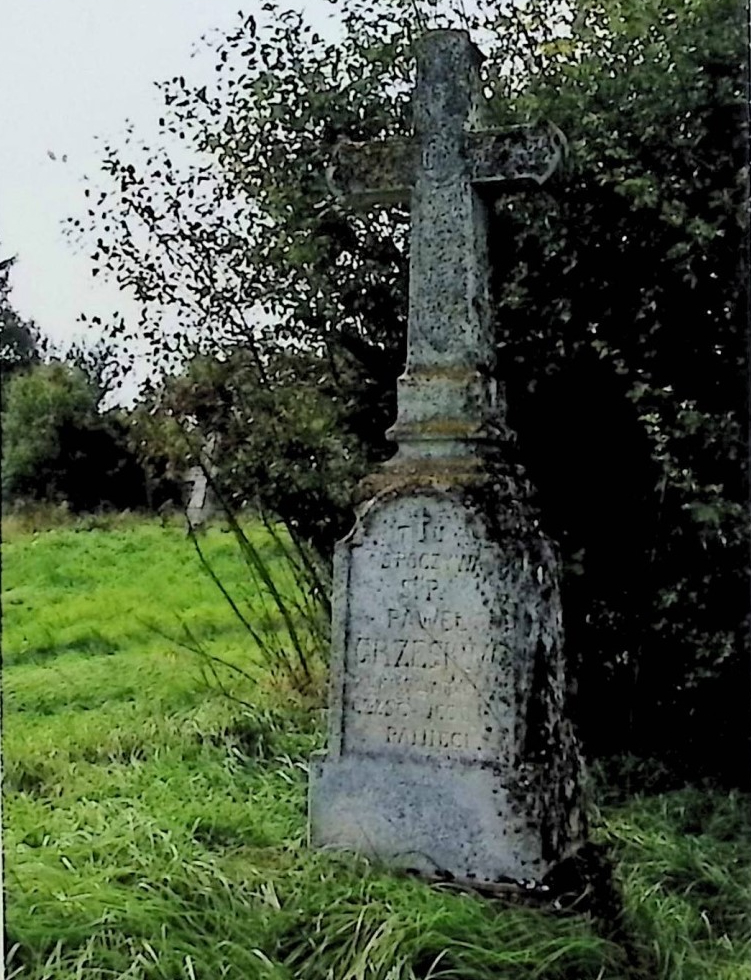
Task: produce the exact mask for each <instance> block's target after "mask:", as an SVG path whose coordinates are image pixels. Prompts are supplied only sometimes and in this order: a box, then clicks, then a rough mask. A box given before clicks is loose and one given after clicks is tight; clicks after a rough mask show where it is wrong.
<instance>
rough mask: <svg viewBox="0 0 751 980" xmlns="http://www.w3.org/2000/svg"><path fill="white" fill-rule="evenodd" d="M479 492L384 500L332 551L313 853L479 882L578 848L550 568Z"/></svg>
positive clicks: (386, 496)
mask: <svg viewBox="0 0 751 980" xmlns="http://www.w3.org/2000/svg"><path fill="white" fill-rule="evenodd" d="M488 490H490V494H491V496H490V498H489V501H490V503H488V499H486V495H487V491H488ZM506 492H508V487H506ZM493 493H494V491H492V488H486V489H485V490H483V491H481V492H479V491H477V490H476V491H474V493H473V492H469V491H467V490H466V489H462V490H459V489H456V488H448V487H446V488H443V489H440V488H437V487H429V488H425V489H423V490H421V491H415V490H411V491H410V492H409V493H406V494H405V493H402V492H399V491H392V492H389V491H386V492H384V493H382V494H381V495H380V496H378V497H376V498H375V499H373V500H371V501H369V502H368V503H367V504H366V505H365V508H364V510H363V511H362V513H361V515H360V518H359V520H358V524H357V526H356V528H355V530H354V531H353V533H352V534H351V535H350V537H349V538H348V539H347V540H346V541H345V542H343V543H342V544H341V545H340V547H339V550H338V554H337V558H336V585H335V588H336V592H335V595H334V609H335V615H336V618H335V621H334V624H333V625H334V635H333V648H332V663H333V665H334V669H335V674H334V678H333V682H332V717H331V721H330V738H329V753H328V757H327V759H326V760H325V761H323V762H318V763H316V764H315V765H314V768H313V774H312V778H313V793H312V796H311V833H312V837H313V840H314V841H316V842H317V843H319V844H332V845H335V846H339V847H342V846H344V847H350V848H353V849H356V850H359V851H364V852H365V853H368V854H371V855H374V856H379V857H381V858H383V859H385V860H388V861H389V862H391V863H394V864H400V865H405V866H408V867H412V868H417V869H419V870H422V871H425V872H435V871H441V872H443V871H448V872H450V873H451V874H453V875H454V876H455V877H458V878H462V879H470V880H471V879H476V880H482V881H495V880H499V879H502V878H508V877H510V878H536V877H540V876H541V875H542V874H543V873H544V872H545V871H546V870H547V869H548V868H549V866H550V865H551V863H553V862H554V861H555V860H556V859H557V858H559V857H560V856H562V855H563V854H565V853H566V851H567V849H568V848H569V847H570V846H571V845H572V844H573V843H575V842H577V841H578V839H579V832H580V828H579V819H580V815H579V812H578V807H577V804H576V800H575V797H576V786H575V785H567V783H566V780H567V778H568V779H570V778H571V763H572V761H573V762H574V764H575V759H572V753H574V754H575V746H574V744H573V740H572V737H571V733H570V731H569V730H568V728H567V726H566V723H565V720H564V718H563V711H562V709H563V704H562V691H563V660H562V653H561V649H560V632H561V629H560V615H561V614H560V602H559V596H558V588H557V581H556V564H555V556H554V553H553V552H552V550H551V548H550V546H549V544H548V543H547V541H546V540H545V538H544V537H543V536H542V535H541V534H540V533H539V531H537V530H536V529H535V528H534V527H523V526H520V523H519V516H520V515H519V511H518V508H516V509H512V510H511V511H510V512H507V517H510V516H511V514H513V518H514V519H513V520H506V522H505V523H503V522H501V521H499V519H498V516H497V514H496V513H495V500H493ZM489 506H490V510H489V509H488V508H489ZM566 753H567V754H568V756H569V758H568V760H567V765H564V766H563V767H561V766H560V765H559V760H560V759H561V757H562V756H563V755H564V754H566ZM566 770H568V773H567V772H566Z"/></svg>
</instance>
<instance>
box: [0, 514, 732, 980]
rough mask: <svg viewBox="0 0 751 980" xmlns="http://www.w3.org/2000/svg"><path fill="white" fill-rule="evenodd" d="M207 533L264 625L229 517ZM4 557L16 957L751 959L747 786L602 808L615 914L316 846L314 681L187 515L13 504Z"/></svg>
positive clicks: (497, 964)
mask: <svg viewBox="0 0 751 980" xmlns="http://www.w3.org/2000/svg"><path fill="white" fill-rule="evenodd" d="M251 537H252V541H253V543H254V545H255V547H256V548H257V549H258V550H259V552H260V553H261V554H262V555H263V558H264V561H265V562H266V564H267V566H268V567H269V568H271V569H273V570H275V572H276V577H277V580H279V581H284V575H285V570H284V566H283V561H282V558H281V555H280V554H279V552H278V548H277V546H276V545H275V543H274V541H273V540H271V539H270V538H268V537H267V536H265V535H264V533H263V532H262V531H261V530H254V531H253V532H252V536H251ZM203 544H204V547H205V550H206V553H207V555H208V556H209V558H210V561H211V563H212V565H213V566H214V567H215V568H216V570H217V571H218V573H219V575H220V577H221V579H222V581H223V582H225V583H226V584H227V585H228V586H229V587H230V589H231V590H232V592H233V594H235V595H237V596H241V595H242V594H243V593H245V596H244V598H243V599H242V608H243V610H244V611H245V612H246V614H247V616H248V618H249V620H250V621H251V623H255V624H258V623H261V624H263V627H264V629H266V630H267V631H268V630H273V629H274V628H275V627H274V623H273V620H270V619H269V617H268V616H264V615H262V612H261V609H260V607H259V604H258V603H259V596H258V595H257V593H256V592H255V591H254V590H251V589H250V588H249V587H248V585H247V572H246V570H245V567H244V566H243V564H242V562H241V561H240V560H239V559H238V554H237V548H236V545H235V543H234V539H233V537H232V535H230V534H227V533H224V532H223V531H221V530H220V529H218V528H214V529H211V530H209V531H208V532H207V534H206V536H205V538H204V539H203ZM3 552H4V555H3V565H4V574H3V628H4V636H3V655H4V670H3V688H4V691H3V697H4V732H3V745H4V764H3V769H4V821H5V829H4V842H5V862H6V895H7V899H6V916H7V950H6V956H7V964H6V966H7V971H6V976H7V977H9V978H10V977H14V976H17V977H24V978H30V980H31V978H33V980H43V978H44V980H53V978H54V980H63V978H65V980H70V978H79V977H80V978H86V980H89V978H90V980H94V978H96V980H99V978H101V980H104V978H123V980H125V978H132V980H140V978H143V980H146V978H148V980H152V978H154V980H156V978H160V980H219V978H232V980H235V978H236V980H241V978H242V980H250V978H255V977H258V978H293V977H294V978H297V977H300V978H305V980H349V978H351V980H366V978H367V980H418V978H419V980H428V978H431V980H437V978H448V977H451V978H456V980H505V978H509V980H511V978H513V980H526V978H530V980H531V978H540V980H564V978H566V980H636V978H639V980H641V978H643V980H658V978H664V980H699V978H702V980H751V815H750V814H749V810H750V809H751V806H750V804H751V801H749V799H748V798H744V797H741V796H739V795H733V794H727V793H724V794H723V793H719V792H716V791H711V790H709V789H707V788H706V787H703V788H693V789H686V790H683V791H681V792H675V793H670V794H662V795H652V796H649V797H637V798H632V799H630V800H629V801H628V802H627V803H625V804H620V805H617V806H616V805H612V806H603V809H602V812H601V813H600V814H598V815H596V836H597V839H598V840H599V841H601V842H603V843H605V844H607V845H608V846H609V847H610V849H611V851H612V854H613V859H614V861H615V880H616V884H617V887H618V891H619V894H620V900H619V901H620V903H621V908H620V912H618V910H614V909H610V910H609V912H608V915H607V916H598V914H597V913H596V912H590V913H586V914H583V913H582V912H580V911H577V909H576V908H574V909H573V910H572V909H570V908H569V909H567V908H555V907H553V906H552V905H548V906H544V905H543V907H537V908H532V907H527V906H525V905H523V904H521V903H519V902H518V901H513V900H503V901H502V900H488V899H481V898H478V897H477V896H474V895H470V894H464V893H458V892H456V891H453V890H451V889H450V888H448V887H446V886H442V887H430V886H428V885H426V884H424V883H422V882H420V881H416V880H413V879H410V878H406V877H399V876H394V875H391V874H389V873H387V872H384V871H383V870H381V869H379V868H378V867H375V866H373V865H372V864H369V863H367V862H365V861H363V860H358V859H356V858H354V857H352V856H342V855H339V856H337V855H331V854H322V853H315V852H311V851H309V850H307V848H306V846H305V830H306V828H305V823H306V772H307V760H308V758H309V756H310V753H311V752H312V751H314V750H315V749H316V748H319V747H321V746H322V744H323V736H322V731H323V712H322V710H321V708H320V699H319V698H316V696H315V694H314V693H312V694H309V695H308V696H306V697H303V696H300V695H296V694H295V693H294V692H293V690H292V689H291V688H290V687H289V686H286V685H285V684H283V683H281V682H280V681H279V679H278V678H276V679H274V678H272V677H271V676H270V675H269V673H268V670H267V664H266V663H265V661H264V657H263V654H262V651H260V650H259V649H258V647H257V646H256V645H255V644H254V642H253V640H252V638H251V637H250V635H249V633H248V632H247V630H246V629H245V628H244V627H243V626H242V624H241V623H240V622H239V620H238V619H237V617H235V616H234V615H233V614H232V612H231V611H230V609H229V608H228V605H227V603H226V601H225V600H224V598H223V597H222V596H221V594H220V593H219V591H218V590H217V588H216V586H215V584H214V583H213V582H212V581H211V579H210V577H209V576H208V575H207V574H206V572H205V570H204V569H203V568H202V567H201V564H200V562H199V561H198V559H197V556H196V553H195V551H194V549H193V546H192V544H191V542H190V540H189V539H187V538H186V537H185V535H184V532H183V531H182V530H181V529H180V527H178V526H167V527H162V526H161V525H160V524H159V523H158V522H144V521H136V520H133V519H125V518H123V519H118V520H112V521H109V522H105V521H95V520H90V521H88V522H79V523H78V524H74V525H71V526H67V527H58V528H54V529H51V530H46V531H32V530H24V529H23V528H19V527H18V526H14V525H12V524H10V523H9V524H7V525H6V526H5V527H4V544H3ZM289 587H290V583H289V581H286V582H285V588H289ZM279 636H280V637H282V638H283V637H284V632H283V630H281V629H280V632H279ZM186 645H187V647H192V648H194V651H195V650H196V649H198V650H201V651H202V654H199V653H197V652H191V650H189V649H186ZM211 656H214V657H219V658H221V659H223V660H227V661H229V662H230V663H231V664H234V665H236V666H239V667H240V668H242V670H243V673H240V672H238V671H236V670H233V669H231V668H219V670H220V679H221V680H222V683H223V685H224V686H225V688H226V689H227V692H228V693H229V694H230V695H232V698H234V699H235V700H233V699H232V698H228V697H227V696H225V695H224V694H222V693H221V692H220V691H219V690H218V689H217V685H216V678H215V677H214V676H213V675H212V672H211V671H210V670H207V665H208V664H209V663H210V661H208V660H207V657H211Z"/></svg>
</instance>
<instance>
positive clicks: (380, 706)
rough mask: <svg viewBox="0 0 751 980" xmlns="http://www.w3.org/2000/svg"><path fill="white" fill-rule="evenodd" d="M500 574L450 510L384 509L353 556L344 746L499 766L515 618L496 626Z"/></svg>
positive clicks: (488, 551)
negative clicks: (355, 598)
mask: <svg viewBox="0 0 751 980" xmlns="http://www.w3.org/2000/svg"><path fill="white" fill-rule="evenodd" d="M505 574H506V572H505V571H504V570H503V567H502V563H501V562H500V561H499V553H498V551H497V550H496V549H495V548H489V547H488V545H487V543H486V541H485V540H483V539H482V538H478V537H477V536H476V534H475V532H474V529H473V528H471V527H468V526H467V524H466V523H465V521H464V519H463V518H462V514H461V513H458V512H457V510H454V509H453V507H448V508H446V507H441V506H436V505H435V503H434V502H433V501H431V500H430V498H428V500H427V501H426V500H425V498H422V499H418V500H412V501H408V502H403V503H401V504H400V505H399V506H397V507H395V508H394V509H393V510H392V511H391V513H390V519H389V520H387V521H384V523H383V524H382V525H381V526H380V527H379V528H378V531H377V533H373V535H372V537H371V538H370V539H369V540H367V541H365V542H363V545H362V550H360V549H358V550H357V551H356V552H355V553H353V568H352V576H353V586H352V587H353V595H360V596H361V597H364V598H361V600H360V602H359V603H358V604H357V605H354V604H353V606H352V609H351V617H350V620H349V625H348V631H347V639H346V675H345V682H344V690H343V692H342V693H343V706H344V712H343V716H344V722H343V735H342V737H343V739H344V744H345V745H346V746H348V747H349V748H350V749H353V750H354V749H360V750H364V751H386V752H393V753H395V754H397V755H402V754H406V755H407V756H414V755H415V754H417V755H420V754H426V755H428V756H433V757H435V756H442V757H443V756H447V757H449V758H452V757H462V756H464V757H468V758H471V759H481V760H485V759H486V760H488V761H494V760H497V759H498V758H499V756H500V753H501V751H502V748H503V745H504V744H508V741H509V719H508V715H507V710H508V709H507V707H506V705H507V704H508V703H510V701H509V698H508V697H507V693H508V692H507V690H506V688H507V685H508V683H509V678H510V677H511V676H512V675H513V672H512V671H511V670H510V665H511V661H512V657H511V649H512V646H513V630H514V624H513V617H512V615H511V613H509V615H508V617H507V618H506V619H505V620H503V619H499V604H498V602H497V596H498V594H499V589H500V588H501V583H502V582H503V578H504V575H505ZM489 597H492V598H493V600H494V601H493V602H492V603H491V602H490V601H489ZM501 608H502V607H501ZM491 610H492V611H491Z"/></svg>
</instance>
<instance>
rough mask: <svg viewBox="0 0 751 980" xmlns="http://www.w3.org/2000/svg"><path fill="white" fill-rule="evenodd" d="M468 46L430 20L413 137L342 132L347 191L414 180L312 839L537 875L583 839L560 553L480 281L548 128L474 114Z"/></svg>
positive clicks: (464, 870) (473, 878)
mask: <svg viewBox="0 0 751 980" xmlns="http://www.w3.org/2000/svg"><path fill="white" fill-rule="evenodd" d="M480 59H481V55H480V54H479V52H478V51H477V49H476V48H475V47H474V45H473V44H472V43H471V42H470V39H469V37H468V35H467V34H466V33H464V32H461V31H435V32H430V33H428V34H426V35H425V37H424V38H423V39H422V43H421V45H420V48H419V51H418V74H417V88H416V93H415V97H414V129H415V134H414V138H413V139H412V140H393V141H384V142H382V143H374V144H368V145H366V144H343V145H342V146H341V147H340V148H339V149H338V151H337V152H336V154H335V157H334V160H333V164H332V166H331V169H330V175H329V176H330V181H331V182H332V183H333V185H334V186H335V187H336V188H337V189H338V190H339V192H340V193H341V194H342V195H343V196H346V197H348V198H350V199H353V200H354V201H355V203H357V202H358V201H359V202H361V203H371V202H376V201H378V202H390V201H391V202H393V201H409V202H410V211H411V238H410V287H409V325H408V355H407V365H406V370H405V372H404V374H403V376H402V377H401V378H400V379H399V382H398V415H397V421H396V424H395V426H394V427H393V429H392V430H391V436H392V438H393V439H394V440H395V441H397V443H398V452H397V453H396V455H395V456H394V458H393V459H392V460H391V461H390V462H389V463H387V464H385V465H384V466H382V467H381V469H380V471H379V472H378V473H376V474H375V475H373V476H372V477H370V478H369V479H368V481H366V488H365V492H366V493H368V494H369V496H368V499H367V500H366V501H365V502H364V503H363V504H361V505H360V507H359V509H358V514H357V521H356V525H355V527H354V529H353V530H352V532H351V533H350V535H349V536H348V537H347V538H346V539H345V540H344V541H342V542H340V543H339V544H338V545H337V549H336V555H335V563H334V593H333V610H334V612H333V624H332V626H333V629H332V652H331V660H332V664H331V668H332V682H331V694H330V698H331V700H330V715H329V737H328V750H327V754H326V755H325V757H324V758H322V759H319V760H317V761H314V762H313V764H312V765H311V788H310V839H311V843H312V844H313V845H315V846H323V847H333V848H344V849H350V850H354V851H358V852H361V853H364V854H366V855H370V856H372V857H375V858H377V859H380V860H382V861H384V862H386V863H388V864H390V865H394V866H400V867H403V868H410V869H413V870H416V871H419V872H421V873H425V874H428V875H438V876H445V877H449V878H453V879H456V880H460V881H465V882H475V883H478V884H479V883H487V882H502V881H509V880H511V881H520V880H525V881H529V880H532V881H540V880H541V879H542V877H543V876H544V875H545V873H546V872H547V871H548V870H550V869H551V867H553V866H554V865H555V864H556V863H557V862H558V861H560V860H561V859H563V858H564V857H566V856H568V855H569V854H571V853H572V852H573V851H574V850H575V849H576V848H577V846H578V845H579V844H580V843H581V841H582V836H583V826H582V818H581V812H580V799H579V785H580V756H579V752H578V749H577V745H576V741H575V738H574V736H573V733H572V730H571V728H570V726H569V723H568V722H567V720H566V716H565V705H564V701H565V692H566V679H565V670H564V660H563V652H562V628H561V609H560V599H559V590H558V567H557V557H556V551H555V548H554V546H553V544H552V543H551V542H550V541H549V540H548V539H547V538H546V536H545V534H544V533H543V531H542V529H541V527H540V524H539V521H538V519H537V516H536V514H535V511H534V509H533V507H532V505H531V503H530V488H529V486H528V484H527V482H526V480H525V477H524V474H523V472H522V471H521V470H520V468H519V467H518V466H517V465H516V464H515V463H513V462H511V461H510V459H509V456H510V454H509V453H508V451H507V447H508V445H509V443H510V440H511V433H510V432H509V430H508V429H507V426H506V422H505V418H504V397H503V393H502V391H501V390H499V388H498V386H497V384H496V381H495V374H496V372H495V345H494V342H493V336H492V318H491V313H490V303H489V295H488V289H489V287H488V279H489V268H488V257H487V242H486V237H487V229H486V207H487V199H488V195H489V193H491V192H492V191H493V190H495V189H497V188H502V189H505V190H508V189H509V187H511V186H517V187H518V188H528V187H533V186H535V185H538V184H542V183H543V182H544V181H545V180H546V179H547V178H548V177H549V176H550V175H551V174H552V173H553V171H554V170H555V168H556V166H557V164H558V161H559V158H560V155H561V151H562V144H561V140H560V137H559V136H558V135H557V134H556V132H555V131H554V130H553V129H552V128H549V129H546V128H543V129H541V130H531V129H521V130H518V131H512V132H504V133H500V132H497V131H492V130H483V129H482V128H481V122H482V110H483V103H484V100H483V97H482V92H481V86H480V80H479V65H480Z"/></svg>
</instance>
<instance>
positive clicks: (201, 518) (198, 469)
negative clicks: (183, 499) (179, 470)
mask: <svg viewBox="0 0 751 980" xmlns="http://www.w3.org/2000/svg"><path fill="white" fill-rule="evenodd" d="M217 442H218V440H217V436H216V433H213V432H212V433H211V435H209V437H208V439H206V441H205V443H204V445H203V448H202V450H201V459H199V460H198V462H197V463H196V464H195V466H191V468H190V469H189V470H188V473H187V476H186V480H185V482H186V484H187V489H188V494H187V496H188V502H187V504H186V507H185V517H186V520H187V522H188V526H189V527H190V528H192V529H193V530H194V531H197V530H199V529H200V528H202V527H203V526H204V525H205V524H206V523H207V522H208V521H209V520H211V518H212V517H213V516H214V515H215V514H216V512H217V509H218V502H217V499H216V494H215V493H214V490H213V488H212V486H211V481H212V480H213V479H214V478H215V476H216V462H215V461H216V454H217Z"/></svg>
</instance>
